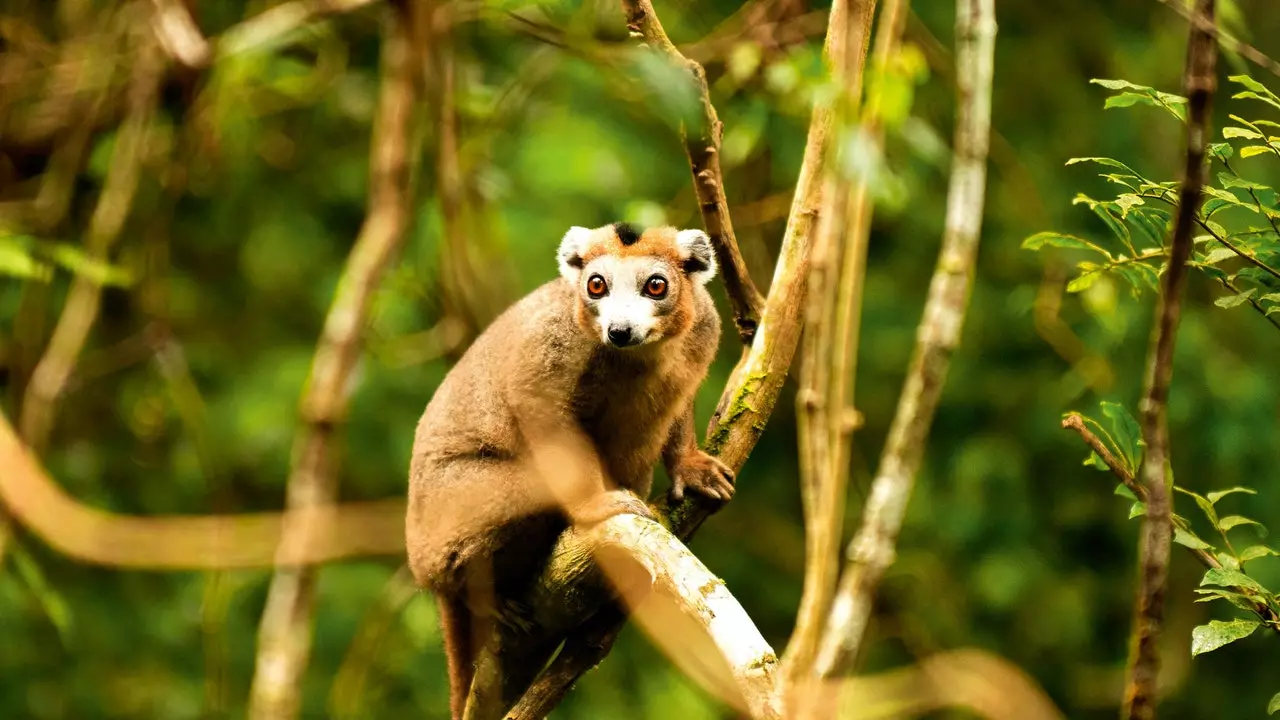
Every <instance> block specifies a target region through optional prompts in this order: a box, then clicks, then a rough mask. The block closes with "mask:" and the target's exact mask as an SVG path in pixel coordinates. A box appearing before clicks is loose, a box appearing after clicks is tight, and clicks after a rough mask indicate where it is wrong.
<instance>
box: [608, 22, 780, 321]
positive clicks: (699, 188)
mask: <svg viewBox="0 0 1280 720" xmlns="http://www.w3.org/2000/svg"><path fill="white" fill-rule="evenodd" d="M622 8H623V10H624V11H625V12H626V16H627V27H628V28H630V29H631V31H632V32H633V33H636V34H638V35H640V36H641V37H643V38H644V41H645V42H646V43H648V44H649V45H650V46H651V47H652V48H654V49H655V50H658V51H660V52H662V53H664V54H666V55H668V56H670V57H671V59H672V61H673V62H675V63H676V64H679V65H683V66H684V67H685V68H686V69H688V71H689V72H690V73H691V74H692V75H693V80H694V83H695V84H696V86H697V90H698V97H699V102H700V103H701V105H702V121H701V123H699V125H698V127H697V128H693V129H692V131H691V129H690V128H687V127H686V128H684V129H683V130H682V131H681V134H682V135H683V137H684V145H685V152H686V153H688V155H689V168H690V169H691V170H692V171H693V186H694V190H695V191H696V192H697V195H698V207H699V208H700V209H701V211H702V223H703V225H705V226H706V229H707V234H708V235H710V236H711V244H712V245H713V246H714V247H715V249H716V260H717V261H718V262H719V265H720V273H721V277H722V278H724V286H725V291H726V292H727V294H728V296H729V304H730V305H731V306H732V307H733V319H734V322H735V323H736V324H737V326H738V334H739V336H741V338H742V342H743V344H744V345H750V344H751V340H752V338H753V337H755V333H756V329H757V326H758V325H759V324H760V312H761V308H762V307H763V306H764V298H763V297H762V296H761V295H760V291H759V290H757V289H756V286H755V283H754V282H752V281H751V274H750V273H749V272H747V264H746V262H745V261H744V260H743V259H742V253H741V252H740V251H739V250H738V240H737V238H736V237H734V234H733V221H732V220H731V219H730V217H729V205H728V202H727V201H726V200H725V195H724V176H723V175H722V174H721V172H720V136H721V133H722V132H723V127H724V125H723V123H721V122H720V118H719V116H718V115H716V109H715V107H714V106H712V104H711V90H710V88H708V87H707V74H706V72H705V71H704V70H703V69H702V66H701V65H699V64H698V63H696V62H694V61H693V60H690V59H689V58H687V57H685V56H684V55H682V54H681V53H680V51H679V50H678V49H677V48H676V46H675V45H674V44H673V43H672V42H671V39H670V38H668V37H667V33H666V31H665V30H663V29H662V22H661V21H659V20H658V14H657V12H655V11H654V9H653V4H652V3H651V1H650V0H622Z"/></svg>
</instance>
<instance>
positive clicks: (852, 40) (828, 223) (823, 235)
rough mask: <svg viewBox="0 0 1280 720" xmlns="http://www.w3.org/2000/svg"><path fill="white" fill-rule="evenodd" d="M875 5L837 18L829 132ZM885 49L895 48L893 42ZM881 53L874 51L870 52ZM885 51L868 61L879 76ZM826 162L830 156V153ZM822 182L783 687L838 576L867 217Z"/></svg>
mask: <svg viewBox="0 0 1280 720" xmlns="http://www.w3.org/2000/svg"><path fill="white" fill-rule="evenodd" d="M900 6H901V3H900V2H897V0H891V1H890V2H889V3H888V4H887V6H886V8H885V10H884V12H883V13H882V14H881V20H880V31H879V37H880V38H881V40H883V38H884V37H885V35H886V34H888V35H890V36H893V35H896V34H897V33H898V30H897V29H896V28H895V27H893V26H894V25H895V24H898V23H897V18H898V17H899V16H900V15H901V13H900V12H898V11H897V10H896V9H895V8H899V7H900ZM874 15H875V2H874V0H854V2H853V3H852V4H851V6H850V12H849V15H848V17H847V18H846V19H845V24H846V26H847V29H846V31H845V35H846V37H847V38H848V40H847V42H846V43H844V45H843V46H842V47H839V48H836V49H834V50H833V57H832V59H831V64H832V66H833V67H832V73H833V74H834V75H835V76H836V78H838V79H839V81H840V83H841V84H842V86H843V88H844V94H843V97H842V98H841V100H842V102H841V103H840V105H838V106H837V108H836V121H835V122H836V127H839V128H843V127H847V126H851V125H852V124H853V121H854V119H855V118H856V117H857V109H858V105H859V101H860V100H861V95H862V79H863V67H864V65H865V62H866V52H867V42H868V40H869V39H870V35H871V21H872V18H873V17H874ZM893 45H895V46H896V43H894V44H893ZM878 50H880V48H878ZM888 52H889V50H884V51H883V52H877V65H879V66H881V67H883V66H884V64H885V60H886V59H887V58H886V55H887V53H888ZM866 110H867V111H866V112H865V113H864V115H863V117H862V122H861V123H860V125H861V127H860V128H859V129H860V130H861V131H863V132H864V133H866V134H867V136H869V137H868V139H869V140H870V144H873V145H876V146H877V147H878V145H879V133H878V132H877V126H878V123H877V122H876V120H875V116H876V114H877V113H876V111H875V109H874V108H872V107H868V108H867V109H866ZM832 152H833V154H835V150H834V149H833V151H832ZM835 168H836V165H835V164H834V163H832V164H830V165H829V167H828V170H827V174H826V177H825V178H824V184H825V187H824V189H823V194H822V211H821V219H820V220H819V223H818V232H817V236H816V238H815V241H814V249H813V264H812V267H811V269H810V271H809V289H810V292H809V302H808V317H807V320H806V323H805V333H804V340H803V342H804V350H803V352H804V354H803V356H802V358H801V365H800V382H801V389H800V392H799V393H798V394H797V397H796V400H797V408H796V417H797V423H798V426H799V427H798V430H799V437H800V476H801V482H800V489H801V496H802V498H803V500H804V511H805V540H806V552H805V573H804V594H803V595H802V596H801V599H800V610H799V613H798V615H797V618H796V627H795V630H794V631H793V632H792V634H791V640H790V642H789V643H788V645H787V650H786V653H784V656H783V657H784V659H785V663H784V666H785V669H786V675H787V685H788V687H792V688H794V687H795V685H796V682H795V680H796V679H797V678H799V677H800V676H803V675H807V674H808V673H809V672H810V670H811V669H812V666H813V658H814V655H815V653H816V652H817V649H818V641H819V638H820V637H821V635H822V630H823V626H824V625H825V623H826V618H827V615H828V613H829V610H830V606H831V598H832V596H833V595H834V593H835V588H836V580H837V578H838V577H839V571H840V565H839V553H840V541H841V532H842V527H843V520H844V509H845V494H846V492H845V489H846V487H847V485H848V467H849V457H850V454H851V441H852V433H853V430H854V427H855V423H856V417H857V415H856V411H855V410H854V406H853V377H854V373H855V372H856V360H857V335H858V332H857V327H858V321H859V318H860V315H861V313H860V308H861V299H862V286H863V282H862V276H863V268H864V266H865V261H866V240H867V236H868V234H869V233H868V232H866V231H867V230H869V229H870V223H869V222H864V221H863V220H864V218H869V215H870V208H869V206H868V204H867V203H866V202H865V200H866V188H865V183H863V182H859V183H857V187H856V188H855V187H854V183H853V182H852V179H851V178H848V177H846V176H845V175H844V174H842V173H839V172H838V171H836V170H835Z"/></svg>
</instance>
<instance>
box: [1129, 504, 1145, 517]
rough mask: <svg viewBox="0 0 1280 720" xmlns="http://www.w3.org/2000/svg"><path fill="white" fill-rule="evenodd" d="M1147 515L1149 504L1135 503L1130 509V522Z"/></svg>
mask: <svg viewBox="0 0 1280 720" xmlns="http://www.w3.org/2000/svg"><path fill="white" fill-rule="evenodd" d="M1146 514H1147V504H1146V503H1141V502H1136V503H1134V504H1133V505H1131V506H1130V507H1129V519H1130V520H1132V519H1134V518H1136V517H1140V516H1142V515H1146Z"/></svg>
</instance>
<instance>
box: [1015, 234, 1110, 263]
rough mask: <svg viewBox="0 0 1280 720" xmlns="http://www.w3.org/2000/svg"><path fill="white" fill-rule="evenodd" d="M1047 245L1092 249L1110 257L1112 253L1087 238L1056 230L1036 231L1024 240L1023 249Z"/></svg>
mask: <svg viewBox="0 0 1280 720" xmlns="http://www.w3.org/2000/svg"><path fill="white" fill-rule="evenodd" d="M1045 247H1057V248H1070V249H1073V250H1092V251H1094V252H1097V253H1101V254H1103V255H1105V256H1107V257H1108V258H1109V257H1111V255H1110V253H1108V252H1107V251H1106V250H1104V249H1102V248H1101V247H1099V246H1098V245H1095V244H1094V243H1091V242H1089V241H1088V240H1085V239H1084V238H1081V237H1076V236H1075V235H1065V234H1063V233H1055V232H1041V233H1036V234H1035V235H1032V236H1031V237H1029V238H1027V239H1026V240H1023V241H1022V249H1023V250H1039V249H1041V248H1045Z"/></svg>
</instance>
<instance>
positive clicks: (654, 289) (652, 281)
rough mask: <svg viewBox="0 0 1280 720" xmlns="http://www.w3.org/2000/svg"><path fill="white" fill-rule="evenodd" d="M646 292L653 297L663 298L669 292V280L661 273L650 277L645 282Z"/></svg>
mask: <svg viewBox="0 0 1280 720" xmlns="http://www.w3.org/2000/svg"><path fill="white" fill-rule="evenodd" d="M644 294H645V295H648V296H649V297H651V298H655V299H661V298H663V297H666V294H667V280H666V278H664V277H661V276H659V275H654V276H653V277H651V278H649V281H648V282H646V283H645V284H644Z"/></svg>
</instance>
